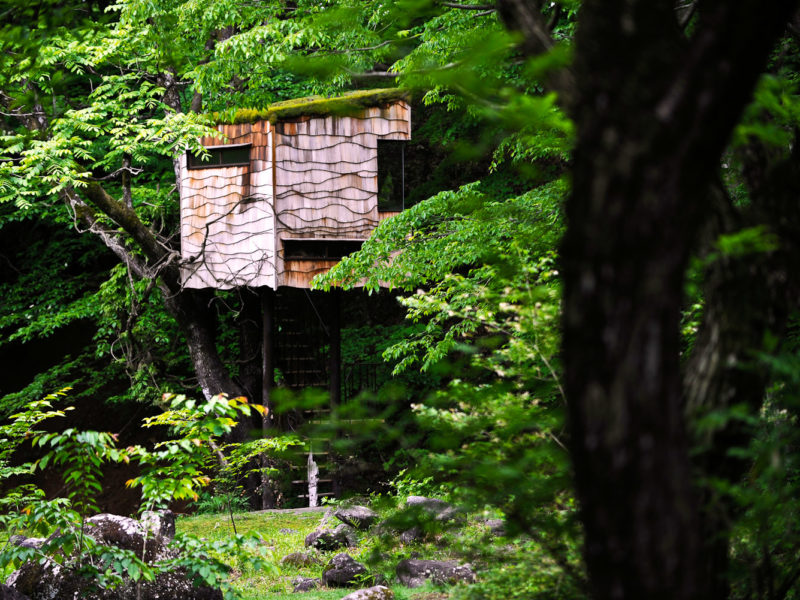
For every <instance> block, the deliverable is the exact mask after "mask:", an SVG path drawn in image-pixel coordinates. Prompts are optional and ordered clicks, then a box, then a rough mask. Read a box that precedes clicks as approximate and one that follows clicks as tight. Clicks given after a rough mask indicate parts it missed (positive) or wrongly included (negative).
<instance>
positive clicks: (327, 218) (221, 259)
mask: <svg viewBox="0 0 800 600" xmlns="http://www.w3.org/2000/svg"><path fill="white" fill-rule="evenodd" d="M217 128H218V130H219V131H220V132H221V134H223V135H222V136H220V138H204V139H203V140H202V143H203V145H204V146H205V148H206V149H207V152H208V156H204V157H197V156H193V155H191V154H186V155H185V156H184V157H182V159H181V194H180V195H181V256H182V259H183V271H182V275H183V284H184V285H185V286H186V287H190V288H209V287H210V288H217V289H229V288H234V287H241V286H249V287H267V288H270V289H272V290H277V289H278V288H279V287H284V286H285V287H293V288H309V287H310V282H311V279H312V278H313V277H314V275H316V274H318V273H321V272H324V271H327V270H328V269H329V268H330V267H332V266H333V265H335V264H336V263H337V262H338V260H339V259H340V258H341V257H342V256H344V255H346V254H349V253H351V252H353V251H354V250H357V249H358V248H359V247H360V245H361V243H362V242H363V241H364V240H365V239H367V238H368V237H369V236H370V234H371V232H372V230H373V229H375V227H376V226H377V224H378V222H379V220H380V219H381V218H384V217H386V216H389V215H391V214H394V211H396V210H400V209H401V208H402V189H403V185H402V181H397V179H401V180H402V177H403V174H402V150H401V151H400V152H398V151H397V148H393V147H392V146H393V145H396V144H397V143H398V142H402V141H405V140H408V139H409V137H410V134H411V110H410V108H409V105H408V103H407V102H406V100H405V98H404V96H403V94H402V92H399V91H398V90H370V91H362V92H353V93H351V94H347V95H345V96H342V97H338V98H333V99H324V98H318V97H311V98H303V99H299V100H291V101H288V102H281V103H277V104H273V105H272V106H270V107H269V108H268V109H266V110H263V111H248V110H246V111H239V112H238V113H236V115H235V116H234V117H233V119H232V122H230V123H220V124H219V125H218V126H217ZM384 156H386V157H388V158H389V161H388V162H391V163H392V164H391V165H385V164H381V165H379V160H380V161H381V162H385V161H383V160H381V159H383V158H384ZM397 158H400V161H399V162H400V164H399V166H398V164H397V163H398V161H397ZM379 170H381V171H382V174H383V173H384V172H385V175H384V176H383V180H382V181H381V182H379V176H378V175H379ZM379 184H382V185H381V187H382V188H383V191H384V192H385V194H384V195H383V200H385V201H386V204H385V205H383V206H381V205H379V193H378V192H379ZM392 191H394V193H393V194H392ZM398 196H399V198H398Z"/></svg>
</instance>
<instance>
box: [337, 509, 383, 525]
mask: <svg viewBox="0 0 800 600" xmlns="http://www.w3.org/2000/svg"><path fill="white" fill-rule="evenodd" d="M333 516H335V517H336V518H337V519H339V520H340V521H341V522H342V523H345V524H346V525H350V526H351V527H355V528H356V529H359V530H361V531H366V530H367V529H369V528H370V527H372V525H373V523H375V521H377V520H378V513H376V512H375V511H374V510H372V509H370V508H367V507H366V506H350V507H348V508H340V509H338V510H337V511H336V512H334V513H333Z"/></svg>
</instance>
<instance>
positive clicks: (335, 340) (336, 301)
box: [328, 288, 342, 408]
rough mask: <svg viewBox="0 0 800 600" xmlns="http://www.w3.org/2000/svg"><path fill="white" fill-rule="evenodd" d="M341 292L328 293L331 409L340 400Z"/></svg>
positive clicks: (337, 404)
mask: <svg viewBox="0 0 800 600" xmlns="http://www.w3.org/2000/svg"><path fill="white" fill-rule="evenodd" d="M341 294H342V292H341V290H339V289H336V288H334V289H333V290H331V292H330V317H329V325H328V327H329V329H330V338H331V340H330V341H331V345H330V356H329V360H330V366H329V373H330V388H329V389H330V395H331V408H335V407H337V406H339V404H340V403H341V400H342V328H341V322H340V319H339V312H340V310H341Z"/></svg>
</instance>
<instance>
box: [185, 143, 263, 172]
mask: <svg viewBox="0 0 800 600" xmlns="http://www.w3.org/2000/svg"><path fill="white" fill-rule="evenodd" d="M206 151H207V152H208V154H209V155H208V156H206V157H202V156H195V155H194V154H192V153H191V152H187V153H186V166H187V167H188V168H190V169H214V168H218V167H243V166H249V165H250V144H231V145H229V146H213V147H211V148H206Z"/></svg>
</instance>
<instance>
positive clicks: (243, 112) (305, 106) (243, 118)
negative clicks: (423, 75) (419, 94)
mask: <svg viewBox="0 0 800 600" xmlns="http://www.w3.org/2000/svg"><path fill="white" fill-rule="evenodd" d="M410 99H411V94H410V92H409V91H408V90H402V89H399V88H381V89H374V90H357V91H354V92H348V93H346V94H342V95H341V96H335V97H333V98H325V97H324V96H306V97H304V98H295V99H293V100H284V101H283V102H275V103H274V104H270V105H269V106H268V107H267V108H262V109H257V108H242V109H239V110H237V111H236V112H234V113H232V114H231V113H218V112H217V113H212V114H211V117H212V118H213V119H214V121H216V122H218V123H225V124H237V123H254V122H256V121H269V122H270V123H277V122H278V121H282V120H286V119H294V118H298V117H305V116H319V115H325V116H327V115H339V116H356V115H357V114H358V113H360V112H361V111H363V110H364V109H365V108H372V107H374V106H381V105H384V104H388V103H390V102H394V101H398V100H405V101H409V100H410Z"/></svg>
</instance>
